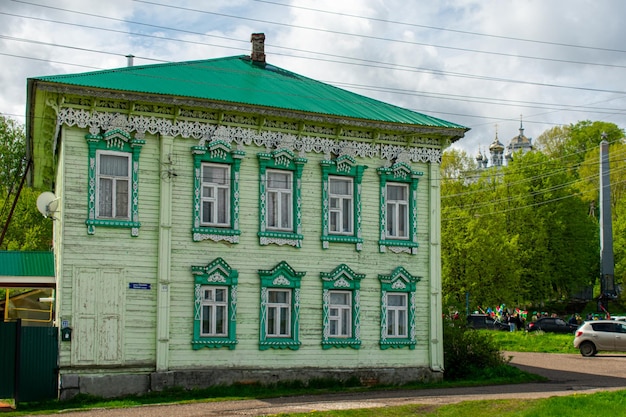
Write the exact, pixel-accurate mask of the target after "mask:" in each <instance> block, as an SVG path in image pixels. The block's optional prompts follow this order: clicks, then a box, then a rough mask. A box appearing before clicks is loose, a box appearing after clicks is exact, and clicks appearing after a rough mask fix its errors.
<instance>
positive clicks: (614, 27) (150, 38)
mask: <svg viewBox="0 0 626 417" xmlns="http://www.w3.org/2000/svg"><path fill="white" fill-rule="evenodd" d="M0 4H1V5H2V7H0V28H1V29H0V86H1V88H2V92H1V93H0V113H2V114H4V115H5V116H8V117H11V118H14V119H16V120H17V121H19V122H20V123H24V114H25V101H26V98H25V96H26V79H27V78H28V77H33V76H42V75H56V74H69V73H79V72H86V71H93V70H100V69H109V68H118V67H123V66H125V65H126V61H127V59H126V58H125V56H126V55H128V54H132V55H134V56H135V59H134V63H135V65H143V64H152V63H162V62H174V61H186V60H197V59H207V58H217V57H223V56H232V55H242V54H249V53H250V34H251V33H254V32H263V33H265V35H266V41H265V42H266V49H265V52H266V55H267V61H268V62H269V63H271V64H273V65H275V66H279V67H282V68H284V69H287V70H289V71H293V72H296V73H298V74H301V75H304V76H307V77H311V78H314V79H317V80H320V81H323V82H326V83H330V84H333V85H336V86H338V87H341V88H345V89H348V90H351V91H354V92H356V93H359V94H363V95H367V96H370V97H373V98H376V99H379V100H383V101H386V102H389V103H392V104H395V105H398V106H402V107H406V108H409V109H412V110H415V111H419V112H422V113H426V114H429V115H432V116H435V117H439V118H442V119H445V120H449V121H452V122H455V123H459V124H462V125H465V126H467V127H469V128H471V130H470V131H469V132H468V133H467V134H466V137H465V138H463V139H461V140H460V141H459V142H457V144H455V146H456V147H458V148H461V149H463V150H465V151H467V152H468V153H470V154H471V155H474V154H476V153H477V152H478V150H479V149H481V150H483V151H484V149H485V148H487V147H488V146H489V144H490V143H491V142H492V141H493V139H494V136H495V134H496V129H497V132H498V137H499V139H500V141H501V142H503V143H504V144H505V145H506V144H508V142H509V140H510V139H511V138H512V137H513V136H515V135H517V134H518V129H519V127H520V117H522V119H523V125H524V128H525V131H524V133H525V134H526V136H528V137H531V138H536V137H538V136H539V135H540V134H541V133H542V132H544V131H545V130H547V129H549V128H551V127H553V126H557V125H568V124H570V123H576V122H578V121H580V120H592V121H595V120H602V121H606V122H612V123H615V124H617V125H618V126H620V127H622V128H625V127H626V44H625V43H624V39H626V25H625V24H624V16H626V1H623V0H549V1H546V0H435V1H433V0H413V1H408V2H407V1H406V0H315V1H311V0H210V1H200V0H176V1H173V0H108V1H102V0H23V1H22V0H19V1H18V0H0Z"/></svg>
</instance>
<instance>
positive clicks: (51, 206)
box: [37, 191, 59, 217]
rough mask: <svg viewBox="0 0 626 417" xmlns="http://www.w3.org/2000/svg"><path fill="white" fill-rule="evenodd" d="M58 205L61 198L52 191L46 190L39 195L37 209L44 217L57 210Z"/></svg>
mask: <svg viewBox="0 0 626 417" xmlns="http://www.w3.org/2000/svg"><path fill="white" fill-rule="evenodd" d="M58 206H59V199H58V198H57V196H56V195H54V193H51V192H50V191H45V192H43V193H41V194H40V195H39V197H37V210H39V212H40V213H41V214H43V216H44V217H49V216H50V215H51V214H52V213H54V212H55V211H57V208H58Z"/></svg>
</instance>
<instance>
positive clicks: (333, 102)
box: [34, 55, 468, 130]
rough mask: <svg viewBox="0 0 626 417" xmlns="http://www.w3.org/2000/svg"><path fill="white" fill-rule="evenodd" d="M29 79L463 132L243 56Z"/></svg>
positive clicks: (420, 114) (454, 125) (399, 108)
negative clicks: (260, 63)
mask: <svg viewBox="0 0 626 417" xmlns="http://www.w3.org/2000/svg"><path fill="white" fill-rule="evenodd" d="M34 79H35V80H40V81H45V82H50V83H59V84H66V85H75V86H80V87H90V88H101V89H107V90H116V91H122V92H124V91H126V92H137V93H146V94H158V95H169V96H175V97H189V98H195V99H206V100H213V101H222V102H226V103H238V104H247V105H253V106H263V107H267V108H276V109H286V110H291V111H297V112H308V113H317V114H323V115H329V116H336V117H344V118H354V119H365V120H373V121H380V122H387V123H402V124H412V125H420V126H431V127H441V128H453V129H463V130H468V129H467V128H466V127H464V126H461V125H458V124H455V123H451V122H447V121H445V120H442V119H438V118H436V117H431V116H427V115H425V114H422V113H418V112H415V111H411V110H407V109H404V108H401V107H398V106H394V105H391V104H388V103H384V102H382V101H378V100H374V99H371V98H368V97H365V96H362V95H359V94H355V93H352V92H349V91H346V90H343V89H340V88H337V87H334V86H332V85H329V84H325V83H322V82H319V81H315V80H313V79H310V78H307V77H303V76H301V75H298V74H295V73H292V72H289V71H286V70H284V69H281V68H278V67H275V66H273V65H270V64H266V65H259V64H257V63H253V62H252V61H251V60H250V57H248V56H246V55H241V56H233V57H226V58H218V59H208V60H202V61H188V62H179V63H168V64H156V65H144V66H133V67H124V68H118V69H112V70H104V71H95V72H86V73H81V74H71V75H56V76H46V77H35V78H34Z"/></svg>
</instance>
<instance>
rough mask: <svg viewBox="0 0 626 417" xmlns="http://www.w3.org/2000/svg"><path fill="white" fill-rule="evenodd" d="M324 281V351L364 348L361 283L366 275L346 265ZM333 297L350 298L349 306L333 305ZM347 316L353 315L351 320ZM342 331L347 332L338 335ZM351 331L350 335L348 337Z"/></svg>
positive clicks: (342, 265)
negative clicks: (362, 344) (342, 296)
mask: <svg viewBox="0 0 626 417" xmlns="http://www.w3.org/2000/svg"><path fill="white" fill-rule="evenodd" d="M320 277H321V279H322V322H323V333H322V347H323V348H324V349H330V348H333V347H336V348H345V347H350V348H353V349H359V348H360V347H361V280H362V279H363V278H365V274H357V273H356V272H354V271H353V270H352V269H351V268H350V267H349V266H347V265H346V264H341V265H339V266H338V267H336V268H335V269H333V270H332V271H331V272H321V273H320ZM333 294H336V295H348V296H349V297H348V302H349V303H346V304H344V305H342V306H335V305H333V300H332V296H333ZM346 307H348V308H349V310H348V308H346ZM346 315H349V318H347V317H346ZM345 321H349V323H345ZM337 324H338V325H339V326H337ZM342 324H343V326H342ZM338 327H339V328H343V327H345V328H346V329H345V330H343V331H339V332H337V331H336V329H337V328H338ZM348 329H349V334H345V333H347V331H346V330H348ZM333 330H335V331H333ZM333 333H344V334H343V335H338V334H333Z"/></svg>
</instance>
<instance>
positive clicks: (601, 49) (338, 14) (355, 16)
mask: <svg viewBox="0 0 626 417" xmlns="http://www.w3.org/2000/svg"><path fill="white" fill-rule="evenodd" d="M253 1H256V2H258V3H267V4H273V5H277V6H282V7H289V8H293V9H300V10H309V11H314V12H318V13H326V14H331V15H335V16H346V17H354V18H357V19H365V20H370V21H373V22H382V23H391V24H397V25H402V26H410V27H417V28H423V29H431V30H439V31H444V32H453V33H460V34H462V35H473V36H482V37H488V38H495V39H506V40H512V41H518V42H529V43H537V44H543V45H554V46H565V47H568V48H579V49H590V50H594V51H604V52H619V53H626V50H622V49H611V48H602V47H598V46H586V45H574V44H568V43H560V42H550V41H543V40H537V39H524V38H516V37H513V36H504V35H493V34H488V33H481V32H472V31H467V30H458V29H450V28H442V27H437V26H428V25H419V24H417V23H408V22H401V21H398V20H388V19H380V18H376V17H371V16H359V15H354V14H349V13H341V12H336V11H329V10H320V9H315V8H312V7H304V6H296V5H293V4H284V3H277V2H274V1H268V0H253Z"/></svg>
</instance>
